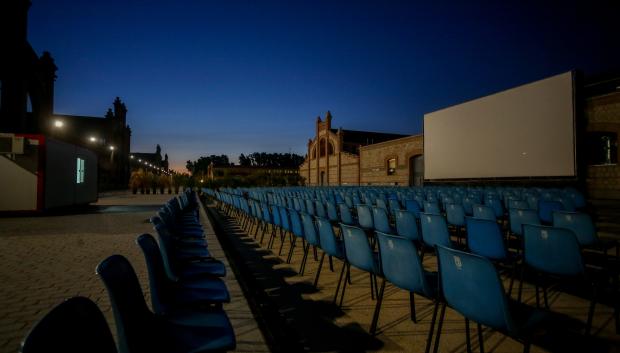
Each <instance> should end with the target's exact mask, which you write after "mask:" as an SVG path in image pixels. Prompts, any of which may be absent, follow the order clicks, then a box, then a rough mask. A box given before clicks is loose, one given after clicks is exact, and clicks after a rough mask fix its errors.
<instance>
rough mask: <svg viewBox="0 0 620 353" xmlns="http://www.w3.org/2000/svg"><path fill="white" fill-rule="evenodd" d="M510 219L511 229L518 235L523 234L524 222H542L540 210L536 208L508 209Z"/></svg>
mask: <svg viewBox="0 0 620 353" xmlns="http://www.w3.org/2000/svg"><path fill="white" fill-rule="evenodd" d="M508 221H509V222H510V231H511V232H512V233H513V234H516V235H523V225H524V224H540V219H539V218H538V212H536V211H534V210H520V209H510V210H508Z"/></svg>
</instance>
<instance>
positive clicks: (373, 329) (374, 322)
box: [370, 278, 385, 336]
mask: <svg viewBox="0 0 620 353" xmlns="http://www.w3.org/2000/svg"><path fill="white" fill-rule="evenodd" d="M384 291H385V278H384V279H383V281H381V289H379V295H378V296H377V305H375V313H374V314H373V316H372V323H371V324H370V334H371V335H373V336H374V335H375V332H376V331H377V323H378V322H379V311H381V303H382V302H383V293H384Z"/></svg>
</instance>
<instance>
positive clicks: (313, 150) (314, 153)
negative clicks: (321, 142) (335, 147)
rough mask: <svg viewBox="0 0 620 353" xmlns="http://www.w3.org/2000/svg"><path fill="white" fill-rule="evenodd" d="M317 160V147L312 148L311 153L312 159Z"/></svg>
mask: <svg viewBox="0 0 620 353" xmlns="http://www.w3.org/2000/svg"><path fill="white" fill-rule="evenodd" d="M315 158H316V147H312V150H311V151H310V159H315Z"/></svg>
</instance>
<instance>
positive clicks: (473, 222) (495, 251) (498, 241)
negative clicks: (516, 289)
mask: <svg viewBox="0 0 620 353" xmlns="http://www.w3.org/2000/svg"><path fill="white" fill-rule="evenodd" d="M467 247H468V248H469V251H470V252H471V253H473V254H476V255H480V256H484V257H486V258H487V259H489V260H491V261H493V262H499V263H503V264H506V265H509V266H510V267H511V268H512V272H513V273H512V275H511V277H510V286H509V288H508V295H510V293H512V287H513V283H514V279H515V276H516V273H515V271H516V268H517V257H515V256H512V255H511V254H510V253H509V252H508V249H507V248H506V243H505V241H504V236H503V234H502V230H501V229H500V226H499V224H497V222H496V221H493V220H490V219H482V218H474V217H467Z"/></svg>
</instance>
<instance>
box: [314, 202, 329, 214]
mask: <svg viewBox="0 0 620 353" xmlns="http://www.w3.org/2000/svg"><path fill="white" fill-rule="evenodd" d="M314 210H315V216H317V217H323V218H325V217H327V213H326V212H325V206H323V202H321V201H319V200H316V201H314Z"/></svg>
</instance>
